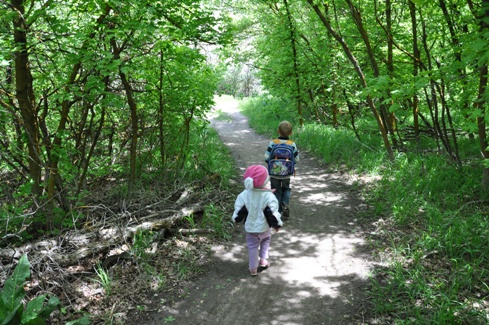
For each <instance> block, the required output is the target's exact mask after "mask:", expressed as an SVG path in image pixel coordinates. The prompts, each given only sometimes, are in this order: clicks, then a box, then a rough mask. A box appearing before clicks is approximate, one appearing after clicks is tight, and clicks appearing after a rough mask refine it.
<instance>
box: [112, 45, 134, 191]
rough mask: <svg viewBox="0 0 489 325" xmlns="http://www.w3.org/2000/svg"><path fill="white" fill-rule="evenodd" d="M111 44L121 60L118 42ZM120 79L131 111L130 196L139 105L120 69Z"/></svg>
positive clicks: (115, 54) (117, 58)
mask: <svg viewBox="0 0 489 325" xmlns="http://www.w3.org/2000/svg"><path fill="white" fill-rule="evenodd" d="M110 44H111V45H112V50H113V51H114V59H115V60H119V59H120V54H121V53H120V48H119V46H118V45H117V42H116V40H115V39H114V38H112V39H111V40H110ZM119 77H120V78H121V82H122V85H123V87H124V90H125V92H126V97H127V104H128V105H129V109H130V111H131V147H130V150H129V162H130V167H129V168H130V169H129V180H128V185H127V188H128V190H127V193H128V195H129V194H130V193H131V192H132V190H133V187H134V182H135V180H136V162H137V146H138V129H139V127H138V126H139V122H138V113H137V105H136V101H135V100H134V96H133V91H132V87H131V85H130V83H129V81H128V80H127V76H126V74H125V73H124V72H122V70H120V69H119Z"/></svg>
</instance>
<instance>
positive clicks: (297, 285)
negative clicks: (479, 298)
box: [147, 104, 374, 325]
mask: <svg viewBox="0 0 489 325" xmlns="http://www.w3.org/2000/svg"><path fill="white" fill-rule="evenodd" d="M220 109H221V110H222V111H223V112H224V113H226V114H228V115H229V116H231V117H232V119H233V121H232V122H229V121H227V122H225V121H217V120H214V121H213V122H212V126H213V127H214V128H215V129H216V130H217V131H218V132H219V135H220V137H221V139H222V141H223V142H224V143H225V144H226V146H227V147H228V148H229V149H230V150H231V153H232V155H233V157H234V158H235V160H236V164H237V167H238V168H239V169H240V174H241V175H242V174H243V172H244V170H245V168H246V167H247V166H248V165H250V164H264V161H263V155H264V152H265V149H266V146H267V145H268V141H269V140H270V139H267V138H265V137H262V136H259V135H257V134H256V133H254V132H253V131H252V130H250V128H249V126H248V122H247V119H246V118H245V117H244V116H243V115H241V114H240V113H239V112H238V111H237V109H236V106H235V104H233V105H228V106H225V107H220ZM299 150H300V144H299ZM300 152H301V160H300V163H299V164H298V171H297V176H295V177H294V178H293V179H292V181H291V184H292V196H291V202H290V208H291V217H290V218H289V219H288V220H285V225H284V228H283V229H282V230H281V231H280V232H278V233H276V234H274V235H273V237H272V243H271V249H270V263H271V267H270V268H268V269H267V270H264V271H262V272H261V273H260V274H258V276H257V277H250V276H249V273H248V260H247V251H246V246H245V240H244V230H243V226H242V225H238V226H237V227H236V236H235V238H234V239H233V241H232V242H231V243H229V244H228V245H223V246H219V247H215V248H214V254H213V255H214V256H213V260H214V262H213V263H212V265H211V266H210V267H209V269H208V270H207V271H206V272H205V274H203V275H201V276H200V277H199V278H198V279H196V280H195V281H194V282H193V285H192V286H191V287H190V288H188V297H187V298H186V299H185V300H182V301H180V302H177V303H175V304H174V305H173V306H171V307H164V308H163V309H162V310H161V311H160V312H159V313H157V314H154V315H153V316H152V322H148V323H147V324H165V321H164V320H165V318H166V319H167V321H168V318H167V317H168V316H171V317H172V321H171V322H170V321H168V323H171V324H192V325H197V324H214V325H231V324H239V325H247V324H253V325H261V324H290V325H292V324H294V325H313V324H332V325H338V324H362V323H363V321H362V315H363V313H364V312H365V311H366V308H367V306H368V304H367V303H366V300H365V297H364V293H365V290H366V289H367V288H368V284H369V280H368V273H369V272H370V270H371V269H372V268H373V267H374V265H373V263H372V262H370V261H369V255H368V253H364V246H365V243H364V240H363V239H362V236H361V230H360V226H359V225H358V224H357V221H356V220H355V214H356V211H357V210H356V208H357V206H358V204H360V203H361V201H360V200H358V199H357V198H355V197H354V196H353V195H351V194H350V192H349V191H348V187H347V185H346V183H347V180H345V179H342V178H341V177H340V176H339V175H336V174H328V173H326V172H325V169H324V168H322V167H321V165H320V164H319V163H318V162H317V161H316V160H315V159H313V158H312V157H310V156H309V155H308V154H307V153H306V152H304V151H300ZM229 217H231V215H230V216H229Z"/></svg>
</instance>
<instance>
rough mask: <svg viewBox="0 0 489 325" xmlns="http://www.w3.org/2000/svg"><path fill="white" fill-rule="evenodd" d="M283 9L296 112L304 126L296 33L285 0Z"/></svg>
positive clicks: (301, 124) (285, 0)
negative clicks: (287, 33)
mask: <svg viewBox="0 0 489 325" xmlns="http://www.w3.org/2000/svg"><path fill="white" fill-rule="evenodd" d="M284 5H285V10H286V12H287V22H288V25H289V34H290V46H291V48H292V60H293V64H294V80H295V86H296V95H295V100H296V104H297V114H299V119H300V122H299V123H300V126H304V119H303V118H302V106H301V83H300V74H299V64H298V62H297V45H296V39H295V38H296V33H295V27H294V23H293V21H292V15H291V14H290V10H289V4H288V2H287V0H284Z"/></svg>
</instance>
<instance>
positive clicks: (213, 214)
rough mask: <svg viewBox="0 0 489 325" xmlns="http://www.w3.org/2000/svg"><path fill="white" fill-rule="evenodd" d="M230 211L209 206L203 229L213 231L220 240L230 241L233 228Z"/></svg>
mask: <svg viewBox="0 0 489 325" xmlns="http://www.w3.org/2000/svg"><path fill="white" fill-rule="evenodd" d="M232 225H233V223H232V222H231V220H230V218H229V215H228V211H227V210H226V209H223V208H222V207H219V206H215V205H214V204H208V205H207V206H206V207H205V214H204V217H203V219H202V227H204V228H207V229H212V230H213V231H214V234H215V235H216V236H217V237H218V238H222V239H225V240H229V239H231V238H232V230H233V227H232Z"/></svg>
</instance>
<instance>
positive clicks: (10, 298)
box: [1, 255, 31, 310]
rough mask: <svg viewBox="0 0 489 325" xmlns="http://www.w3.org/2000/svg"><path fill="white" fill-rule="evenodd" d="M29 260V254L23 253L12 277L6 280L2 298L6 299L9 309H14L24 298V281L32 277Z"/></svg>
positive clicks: (5, 302)
mask: <svg viewBox="0 0 489 325" xmlns="http://www.w3.org/2000/svg"><path fill="white" fill-rule="evenodd" d="M30 275H31V272H30V268H29V261H28V260H27V255H22V257H21V258H20V260H19V263H18V264H17V266H16V267H15V270H14V273H13V274H12V277H10V278H8V279H7V280H6V281H5V285H4V287H3V291H2V295H1V298H2V300H3V301H4V304H5V305H6V307H7V309H9V310H14V309H16V307H17V306H18V304H19V302H20V301H22V299H23V298H24V295H25V292H24V287H23V286H24V282H25V280H26V279H27V278H28V277H30Z"/></svg>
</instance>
